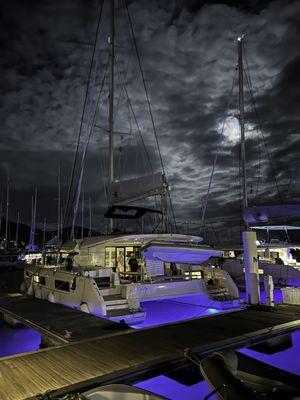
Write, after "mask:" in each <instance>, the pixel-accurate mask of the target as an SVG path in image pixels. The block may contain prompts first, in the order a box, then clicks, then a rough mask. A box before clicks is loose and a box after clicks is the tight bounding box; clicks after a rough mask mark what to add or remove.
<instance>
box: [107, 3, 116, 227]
mask: <svg viewBox="0 0 300 400" xmlns="http://www.w3.org/2000/svg"><path fill="white" fill-rule="evenodd" d="M108 43H109V115H108V130H109V159H108V162H109V165H108V183H109V184H112V183H113V181H114V140H113V139H114V138H113V134H114V67H115V65H114V63H115V0H110V35H109V37H108ZM113 228H114V221H113V219H112V218H110V219H109V220H108V233H112V232H113Z"/></svg>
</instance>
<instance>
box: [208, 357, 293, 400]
mask: <svg viewBox="0 0 300 400" xmlns="http://www.w3.org/2000/svg"><path fill="white" fill-rule="evenodd" d="M200 370H201V373H202V375H203V376H204V378H205V380H206V382H207V383H208V384H209V386H210V387H211V389H212V390H213V392H212V394H214V395H215V396H216V398H218V399H231V400H240V399H245V400H248V399H249V400H252V399H298V398H299V396H300V381H299V376H298V375H295V374H292V373H289V372H286V371H284V370H281V369H279V368H276V367H273V366H271V365H268V364H265V363H263V362H261V361H258V360H255V359H254V358H252V357H249V356H247V355H245V354H242V353H239V352H234V351H229V350H227V351H223V352H219V353H214V354H212V355H210V356H208V357H206V358H204V359H203V360H202V361H201V362H200Z"/></svg>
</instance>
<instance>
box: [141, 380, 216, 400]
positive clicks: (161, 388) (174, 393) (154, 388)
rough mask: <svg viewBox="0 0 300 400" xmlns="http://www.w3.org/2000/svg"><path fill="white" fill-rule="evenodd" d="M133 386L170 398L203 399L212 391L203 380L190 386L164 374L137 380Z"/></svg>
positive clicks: (179, 399) (184, 399) (213, 398)
mask: <svg viewBox="0 0 300 400" xmlns="http://www.w3.org/2000/svg"><path fill="white" fill-rule="evenodd" d="M134 386H137V387H139V388H141V389H145V390H149V391H150V392H153V393H156V394H159V395H161V396H165V397H166V398H168V399H171V400H195V399H203V398H204V397H205V396H206V395H208V394H209V393H211V391H212V390H211V389H210V388H209V386H208V384H207V383H206V382H205V381H202V382H199V383H196V384H195V385H192V386H185V385H182V384H181V383H179V382H176V381H174V380H173V379H170V378H167V377H166V376H164V375H160V376H156V377H155V378H152V379H148V380H147V381H143V382H139V383H137V384H136V385H134ZM210 399H211V400H215V399H216V398H215V397H214V396H212V397H210Z"/></svg>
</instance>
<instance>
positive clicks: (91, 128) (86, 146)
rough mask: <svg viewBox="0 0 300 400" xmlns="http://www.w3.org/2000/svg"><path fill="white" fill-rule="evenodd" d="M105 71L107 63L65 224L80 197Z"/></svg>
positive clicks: (75, 212) (74, 216)
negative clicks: (75, 189)
mask: <svg viewBox="0 0 300 400" xmlns="http://www.w3.org/2000/svg"><path fill="white" fill-rule="evenodd" d="M107 69H108V61H107V62H106V67H105V72H104V75H103V78H102V82H101V87H100V91H99V94H98V97H97V102H96V107H95V112H94V115H93V120H92V123H91V125H90V129H89V132H88V136H87V139H86V142H85V145H84V149H83V154H82V158H81V168H80V174H79V176H78V179H77V191H76V192H74V194H73V197H72V202H71V207H70V208H69V213H68V219H67V220H66V222H68V221H69V218H70V214H71V209H72V207H73V205H74V201H75V198H76V199H77V201H79V197H78V196H80V190H79V192H78V189H79V186H80V185H81V183H82V178H83V170H84V163H85V158H86V153H87V149H88V145H89V142H90V138H91V135H92V133H93V130H94V126H95V123H96V119H97V116H98V111H99V103H100V98H101V94H102V90H103V87H104V81H105V78H106V74H107ZM76 207H78V204H77V206H76V204H75V208H74V215H73V220H74V218H76V214H77V210H76Z"/></svg>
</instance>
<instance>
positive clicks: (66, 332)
mask: <svg viewBox="0 0 300 400" xmlns="http://www.w3.org/2000/svg"><path fill="white" fill-rule="evenodd" d="M0 313H2V314H4V316H5V318H6V319H10V320H11V321H12V322H13V321H18V322H20V323H21V324H24V325H26V326H29V327H30V328H33V329H34V330H36V331H37V332H39V333H40V334H41V335H42V338H43V341H44V342H47V343H48V344H52V345H59V344H65V343H69V342H78V341H79V340H83V339H91V338H94V337H100V336H107V335H111V334H116V333H118V332H120V331H122V326H120V324H117V323H116V322H112V321H109V320H107V319H104V318H98V317H95V316H93V315H91V314H86V313H83V312H81V311H76V310H74V309H72V308H69V307H65V306H63V305H60V304H53V303H50V302H48V301H42V300H38V299H36V298H34V297H28V296H25V295H21V294H18V293H16V294H15V295H12V294H11V295H9V294H7V295H2V296H0ZM120 328H121V329H120ZM128 329H131V328H128ZM123 330H124V328H123Z"/></svg>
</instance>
